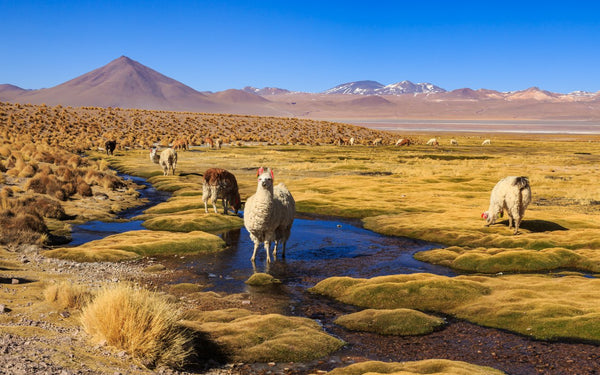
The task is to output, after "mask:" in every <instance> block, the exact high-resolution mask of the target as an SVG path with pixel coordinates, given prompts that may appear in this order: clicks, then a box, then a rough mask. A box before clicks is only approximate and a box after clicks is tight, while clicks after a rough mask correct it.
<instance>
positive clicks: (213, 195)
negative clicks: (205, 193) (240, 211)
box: [210, 186, 217, 214]
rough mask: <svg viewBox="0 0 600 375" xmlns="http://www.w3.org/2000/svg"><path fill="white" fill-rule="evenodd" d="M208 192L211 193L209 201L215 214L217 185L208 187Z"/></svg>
mask: <svg viewBox="0 0 600 375" xmlns="http://www.w3.org/2000/svg"><path fill="white" fill-rule="evenodd" d="M210 194H211V202H212V206H213V210H215V214H216V213H217V187H216V186H211V187H210Z"/></svg>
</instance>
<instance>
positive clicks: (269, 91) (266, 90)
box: [242, 86, 291, 96]
mask: <svg viewBox="0 0 600 375" xmlns="http://www.w3.org/2000/svg"><path fill="white" fill-rule="evenodd" d="M242 91H246V92H249V93H252V94H256V95H261V96H266V95H281V94H289V93H290V92H291V91H290V90H286V89H280V88H278V87H263V88H262V89H259V88H257V87H252V86H246V87H244V88H243V89H242Z"/></svg>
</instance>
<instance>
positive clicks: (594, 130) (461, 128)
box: [331, 119, 600, 135]
mask: <svg viewBox="0 0 600 375" xmlns="http://www.w3.org/2000/svg"><path fill="white" fill-rule="evenodd" d="M331 121H340V122H345V123H348V124H352V125H359V126H364V127H367V128H370V129H376V130H388V131H423V132H461V133H535V134H590V135H600V121H584V120H581V121H579V120H514V121H512V120H427V119H381V120H380V119H358V120H357V119H351V120H350V119H344V120H341V119H340V120H331Z"/></svg>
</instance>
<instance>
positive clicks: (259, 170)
mask: <svg viewBox="0 0 600 375" xmlns="http://www.w3.org/2000/svg"><path fill="white" fill-rule="evenodd" d="M263 172H264V169H263V167H260V168H258V171H256V176H260V175H261V174H263Z"/></svg>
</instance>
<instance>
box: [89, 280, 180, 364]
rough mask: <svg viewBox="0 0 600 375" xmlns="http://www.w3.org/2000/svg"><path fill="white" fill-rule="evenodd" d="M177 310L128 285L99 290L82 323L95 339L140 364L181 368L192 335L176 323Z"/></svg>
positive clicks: (149, 293)
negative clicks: (124, 353) (124, 352)
mask: <svg viewBox="0 0 600 375" xmlns="http://www.w3.org/2000/svg"><path fill="white" fill-rule="evenodd" d="M180 316H181V315H180V312H179V311H178V310H177V309H176V308H175V306H174V305H173V304H172V303H170V302H168V301H167V300H166V299H165V298H161V297H160V296H159V295H157V294H155V293H152V292H150V291H147V290H145V289H136V288H134V287H133V286H130V285H117V286H115V287H111V288H108V287H106V288H104V289H101V290H100V291H99V292H98V294H97V295H96V297H95V298H94V299H93V300H92V302H91V303H90V304H89V305H88V306H87V307H85V308H84V310H83V312H82V315H81V324H82V326H83V328H84V329H85V331H86V332H87V333H88V334H89V335H90V336H92V339H93V340H94V341H95V342H106V343H107V344H108V345H110V346H113V347H115V348H118V349H120V350H125V351H126V352H127V353H129V354H130V355H131V356H132V357H133V358H134V359H135V360H136V361H137V362H139V363H140V364H142V365H144V366H146V367H149V368H153V367H156V366H158V365H165V366H169V367H176V368H180V367H182V366H184V365H185V363H186V360H187V359H188V358H189V356H190V354H191V352H192V349H191V344H190V343H191V340H192V336H191V334H190V332H189V331H187V330H185V329H183V328H182V327H181V326H180V325H178V321H179V318H180Z"/></svg>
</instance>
